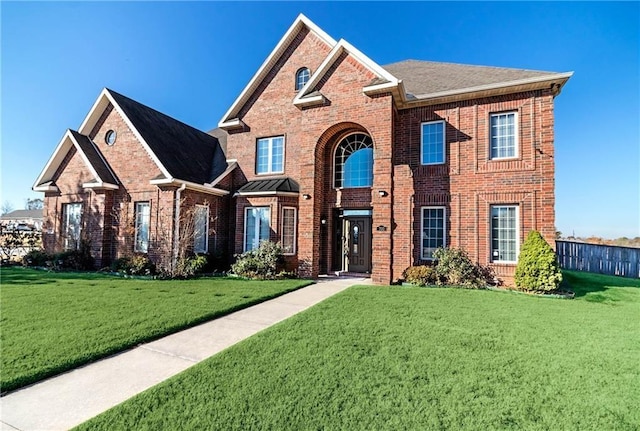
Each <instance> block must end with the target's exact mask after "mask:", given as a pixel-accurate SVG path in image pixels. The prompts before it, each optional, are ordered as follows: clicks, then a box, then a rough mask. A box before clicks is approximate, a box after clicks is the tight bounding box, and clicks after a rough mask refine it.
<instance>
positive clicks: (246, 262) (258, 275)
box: [231, 241, 284, 280]
mask: <svg viewBox="0 0 640 431" xmlns="http://www.w3.org/2000/svg"><path fill="white" fill-rule="evenodd" d="M283 260H284V255H283V253H282V247H280V244H278V243H275V242H271V241H262V242H261V243H260V245H259V246H258V248H256V249H254V250H249V251H247V252H244V253H242V254H240V255H236V263H234V264H233V265H231V271H232V272H233V273H234V274H236V275H238V276H239V277H244V278H252V279H258V280H270V279H274V278H277V277H276V275H277V274H278V266H279V265H280V264H281V263H282V262H283Z"/></svg>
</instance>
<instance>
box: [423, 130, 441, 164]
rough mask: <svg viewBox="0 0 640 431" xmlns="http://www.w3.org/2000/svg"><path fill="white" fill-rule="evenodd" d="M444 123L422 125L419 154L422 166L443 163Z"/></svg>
mask: <svg viewBox="0 0 640 431" xmlns="http://www.w3.org/2000/svg"><path fill="white" fill-rule="evenodd" d="M444 130H445V128H444V121H432V122H429V123H422V133H421V134H422V146H421V148H420V154H421V159H422V164H423V165H435V164H439V163H444V143H445V139H444Z"/></svg>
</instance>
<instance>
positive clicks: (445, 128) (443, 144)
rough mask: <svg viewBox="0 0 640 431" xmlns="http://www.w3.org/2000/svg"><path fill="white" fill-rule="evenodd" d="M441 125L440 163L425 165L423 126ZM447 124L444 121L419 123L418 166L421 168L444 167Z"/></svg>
mask: <svg viewBox="0 0 640 431" xmlns="http://www.w3.org/2000/svg"><path fill="white" fill-rule="evenodd" d="M438 123H442V161H441V162H433V163H425V162H424V126H426V125H428V124H438ZM446 149H447V123H446V122H445V121H444V120H434V121H423V122H422V123H420V164H421V165H422V166H430V165H444V164H445V163H447V151H446Z"/></svg>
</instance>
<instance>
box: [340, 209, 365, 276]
mask: <svg viewBox="0 0 640 431" xmlns="http://www.w3.org/2000/svg"><path fill="white" fill-rule="evenodd" d="M342 233H343V241H344V243H343V251H344V262H343V268H344V270H345V271H348V272H370V271H371V217H345V218H344V226H343V230H342Z"/></svg>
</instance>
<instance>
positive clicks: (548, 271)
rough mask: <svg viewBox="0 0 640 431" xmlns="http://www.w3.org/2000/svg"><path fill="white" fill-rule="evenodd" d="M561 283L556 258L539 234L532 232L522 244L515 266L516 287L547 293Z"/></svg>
mask: <svg viewBox="0 0 640 431" xmlns="http://www.w3.org/2000/svg"><path fill="white" fill-rule="evenodd" d="M561 281H562V272H560V265H559V264H558V258H557V256H556V253H555V252H554V251H553V249H552V248H551V246H550V245H549V243H547V241H545V240H544V238H543V237H542V235H540V232H538V231H536V230H532V231H531V232H529V235H527V239H526V240H525V241H524V243H523V244H522V248H521V249H520V255H519V256H518V265H517V266H516V273H515V282H516V286H517V287H518V288H519V289H522V290H533V291H542V292H549V291H553V290H556V289H557V288H558V286H559V285H560V282H561Z"/></svg>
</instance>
